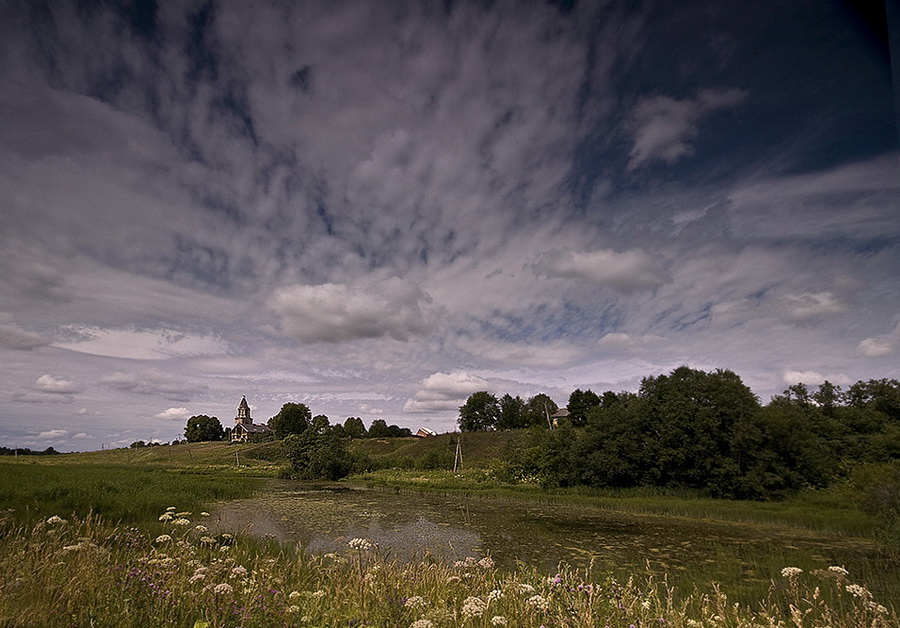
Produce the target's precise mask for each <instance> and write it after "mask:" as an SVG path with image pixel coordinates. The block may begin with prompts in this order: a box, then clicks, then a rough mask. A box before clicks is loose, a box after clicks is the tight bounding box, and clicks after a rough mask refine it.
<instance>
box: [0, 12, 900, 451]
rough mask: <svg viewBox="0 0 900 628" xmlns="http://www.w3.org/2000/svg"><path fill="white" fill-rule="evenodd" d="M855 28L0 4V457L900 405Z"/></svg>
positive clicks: (779, 19) (690, 17) (878, 43)
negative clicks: (854, 396) (246, 405)
mask: <svg viewBox="0 0 900 628" xmlns="http://www.w3.org/2000/svg"><path fill="white" fill-rule="evenodd" d="M868 5H869V6H868V7H867V8H863V9H859V8H857V7H856V6H855V5H851V4H850V3H847V2H842V1H838V0H793V1H791V2H785V1H783V0H761V1H759V2H750V3H748V2H744V1H743V0H724V1H723V0H697V1H690V2H679V3H672V2H665V1H662V0H648V1H646V2H643V3H635V2H625V1H620V0H609V1H608V2H588V1H582V2H572V1H569V2H557V3H541V2H524V1H523V2H518V1H505V0H498V1H497V2H476V1H465V0H457V1H455V2H454V1H451V0H445V1H442V2H438V1H429V0H410V1H408V2H401V1H396V2H373V1H357V2H354V1H350V0H347V1H341V2H332V1H325V0H322V1H308V2H289V1H283V0H271V1H269V2H263V1H255V2H246V1H234V2H228V1H222V2H214V1H194V0H172V1H166V2H159V3H157V2H156V1H155V0H132V1H130V2H128V1H124V0H123V1H120V2H114V1H112V0H110V1H100V0H96V1H90V2H75V1H72V2H67V1H64V0H53V1H48V2H45V3H42V2H38V1H33V2H14V1H9V2H0V444H2V445H7V446H19V447H31V448H41V449H43V448H45V447H47V446H53V447H56V448H57V449H59V450H62V451H71V450H89V449H99V448H101V447H103V446H121V445H127V444H128V443H130V442H132V441H134V440H138V439H140V440H150V439H158V440H162V441H169V440H172V439H173V438H177V437H179V436H181V435H182V433H183V429H184V424H185V422H186V420H187V418H188V417H189V416H191V415H194V414H209V415H215V416H218V417H219V418H220V419H222V421H223V423H224V424H225V425H231V424H232V423H233V417H234V416H235V412H236V408H237V405H238V402H239V401H240V399H241V395H246V396H247V399H248V401H249V402H250V403H251V407H252V408H253V416H254V418H255V419H256V420H257V421H258V422H263V421H265V420H267V419H268V418H269V417H271V416H272V415H274V414H275V413H277V412H278V409H279V408H280V407H281V405H282V404H283V403H285V402H288V401H297V402H302V403H306V404H307V405H308V406H309V407H310V408H311V410H312V411H313V413H314V414H326V415H328V416H329V417H330V418H331V420H332V422H343V421H344V419H346V418H347V417H348V416H359V417H361V418H362V419H363V420H364V422H365V423H366V424H367V425H368V424H369V423H370V422H371V421H372V420H373V419H378V418H381V419H385V420H386V421H387V422H388V423H396V424H398V425H402V426H408V427H411V428H413V429H416V428H417V427H419V426H421V425H426V426H430V427H432V428H433V429H436V430H438V431H446V430H450V429H452V428H453V426H454V425H455V419H456V413H457V409H458V407H459V406H460V405H461V404H462V403H463V402H464V401H465V399H466V397H467V396H468V395H469V394H471V393H472V392H475V391H477V390H489V391H492V392H494V393H496V394H498V395H502V394H504V393H507V392H509V393H511V394H514V395H516V394H518V395H522V396H523V397H526V396H531V395H534V394H536V393H538V392H546V393H548V394H550V395H551V396H552V397H553V398H554V399H555V400H556V401H557V403H559V404H560V405H564V404H565V402H566V400H567V398H568V395H569V393H570V392H571V391H572V390H573V389H575V388H582V389H584V388H591V389H593V390H595V391H597V392H602V391H605V390H616V391H618V390H635V389H636V388H637V386H638V385H639V383H640V379H641V378H642V377H644V376H646V375H656V374H660V373H666V372H669V371H670V370H671V369H673V368H675V367H677V366H679V365H682V364H687V365H690V366H692V367H694V368H699V369H704V370H711V369H715V368H728V369H731V370H733V371H735V372H737V373H738V374H739V375H740V376H741V377H742V378H743V380H744V382H745V383H746V384H748V385H749V386H750V387H751V388H752V389H753V390H754V391H755V392H756V393H757V394H758V395H759V396H760V397H761V399H762V400H763V401H764V402H765V401H768V399H769V398H770V397H771V395H772V394H776V393H779V392H781V391H782V390H783V389H784V388H785V387H787V386H788V385H790V384H792V383H795V382H797V381H804V382H806V383H808V384H811V385H814V384H817V383H819V382H821V381H822V380H823V379H826V378H827V379H828V380H830V381H832V382H834V383H838V384H842V385H846V384H848V383H852V382H854V381H856V380H858V379H869V378H881V377H900V211H898V209H900V159H898V143H897V124H896V118H895V96H896V92H895V91H894V89H893V87H892V76H891V63H890V54H889V50H890V47H889V42H890V37H889V36H888V30H889V29H887V26H886V21H885V15H884V13H885V7H884V5H880V3H879V2H877V1H874V0H873V1H872V2H869V3H868ZM675 7H677V8H675ZM879 8H880V14H879ZM895 9H896V5H894V4H893V0H889V6H888V12H889V13H890V12H891V11H893V10H895ZM891 17H892V18H893V17H894V16H891ZM894 36H895V37H897V36H898V35H897V32H896V30H895V31H894ZM897 43H898V42H897V41H896V40H895V41H894V44H895V55H896V44H897ZM898 65H900V64H897V63H895V64H894V67H895V68H896V67H898ZM895 72H898V70H895ZM896 77H897V75H896V74H895V78H896Z"/></svg>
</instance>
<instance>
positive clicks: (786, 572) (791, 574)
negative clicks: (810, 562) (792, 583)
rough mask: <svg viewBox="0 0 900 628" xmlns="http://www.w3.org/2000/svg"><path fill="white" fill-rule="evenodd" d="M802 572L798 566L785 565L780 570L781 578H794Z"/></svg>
mask: <svg viewBox="0 0 900 628" xmlns="http://www.w3.org/2000/svg"><path fill="white" fill-rule="evenodd" d="M802 573H803V570H802V569H800V568H799V567H785V568H784V569H782V570H781V576H782V577H783V578H796V577H797V576H799V575H800V574H802Z"/></svg>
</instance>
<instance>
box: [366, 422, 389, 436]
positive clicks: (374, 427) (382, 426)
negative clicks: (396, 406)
mask: <svg viewBox="0 0 900 628" xmlns="http://www.w3.org/2000/svg"><path fill="white" fill-rule="evenodd" d="M368 436H369V438H390V436H391V430H390V428H389V427H388V424H387V421H385V420H384V419H375V420H374V421H372V423H371V425H369V432H368Z"/></svg>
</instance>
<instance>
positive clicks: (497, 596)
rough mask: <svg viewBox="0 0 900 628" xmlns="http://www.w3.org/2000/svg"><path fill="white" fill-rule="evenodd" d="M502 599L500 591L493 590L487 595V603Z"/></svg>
mask: <svg viewBox="0 0 900 628" xmlns="http://www.w3.org/2000/svg"><path fill="white" fill-rule="evenodd" d="M502 597H503V591H501V590H500V589H493V590H492V591H491V592H490V593H488V594H487V600H488V603H490V602H496V601H498V600H499V599H500V598H502Z"/></svg>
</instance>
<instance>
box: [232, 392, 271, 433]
mask: <svg viewBox="0 0 900 628" xmlns="http://www.w3.org/2000/svg"><path fill="white" fill-rule="evenodd" d="M271 431H272V430H271V429H270V428H269V426H268V425H257V424H255V423H253V419H252V418H251V417H250V405H249V404H248V403H247V397H242V398H241V403H240V404H238V410H237V416H236V417H235V419H234V427H233V428H232V430H231V442H232V443H235V442H243V443H246V442H247V441H249V440H252V438H253V437H254V436H256V435H258V434H268V433H269V432H271Z"/></svg>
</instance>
